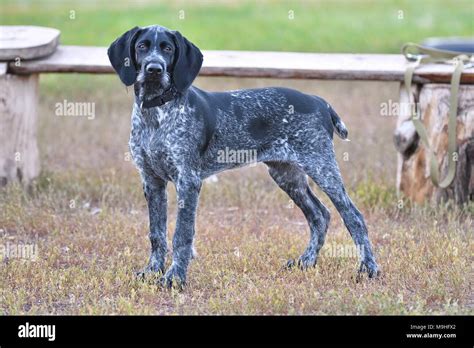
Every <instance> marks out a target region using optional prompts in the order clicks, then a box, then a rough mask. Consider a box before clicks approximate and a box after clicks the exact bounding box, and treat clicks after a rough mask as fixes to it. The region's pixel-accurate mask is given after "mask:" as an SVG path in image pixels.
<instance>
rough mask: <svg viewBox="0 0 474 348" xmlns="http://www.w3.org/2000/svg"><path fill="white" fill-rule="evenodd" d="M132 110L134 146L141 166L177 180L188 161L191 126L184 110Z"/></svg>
mask: <svg viewBox="0 0 474 348" xmlns="http://www.w3.org/2000/svg"><path fill="white" fill-rule="evenodd" d="M137 111H138V110H135V108H134V113H133V114H132V129H131V135H130V150H131V152H132V156H133V159H134V161H135V164H136V165H137V167H138V168H139V169H140V170H142V171H143V170H148V171H150V170H151V171H152V173H153V174H154V175H158V176H160V177H162V178H164V179H168V180H173V179H174V178H175V177H176V175H177V174H178V173H179V171H180V169H181V167H182V166H183V165H184V164H185V163H186V157H187V154H188V153H189V142H188V141H186V140H189V135H188V133H189V130H188V129H187V128H186V120H185V118H184V117H182V115H181V113H180V110H179V109H178V110H171V111H168V110H159V111H158V110H153V109H151V110H150V111H149V112H147V113H143V114H142V113H141V112H140V111H138V112H137Z"/></svg>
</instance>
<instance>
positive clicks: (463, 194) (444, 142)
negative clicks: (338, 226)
mask: <svg viewBox="0 0 474 348" xmlns="http://www.w3.org/2000/svg"><path fill="white" fill-rule="evenodd" d="M418 90H419V97H418V98H417V100H418V101H419V104H418V107H419V108H420V113H421V117H422V121H423V123H424V125H425V127H426V130H427V134H428V137H429V140H430V144H431V146H432V148H433V150H434V151H435V152H436V154H437V157H438V161H439V163H440V175H441V178H444V177H445V175H446V173H447V169H448V159H447V147H448V132H447V129H448V115H449V96H450V86H449V85H448V84H425V85H422V86H421V87H420V86H418V87H415V88H414V90H413V93H414V94H417V93H418ZM400 95H401V97H400V101H401V103H404V102H407V101H408V96H407V95H406V93H405V88H404V86H401V94H400ZM458 100H459V101H458V114H457V129H456V134H457V145H458V153H457V158H455V160H456V176H455V178H454V180H453V182H452V184H451V185H450V186H449V187H447V188H446V189H441V188H438V187H434V186H433V184H432V182H431V179H430V176H429V173H430V172H429V161H428V158H427V155H428V154H427V151H426V149H425V147H424V145H423V144H421V142H420V141H419V137H418V135H417V134H416V132H415V129H414V126H413V123H412V122H411V121H410V120H409V117H410V115H409V113H408V112H406V111H407V110H405V108H401V109H402V110H404V111H405V112H404V113H402V114H400V117H399V119H398V123H397V129H396V131H395V134H394V140H395V147H396V148H397V150H398V152H399V155H398V157H399V158H398V168H397V188H398V190H399V192H402V193H403V194H404V195H405V196H406V197H408V198H409V199H411V200H412V201H414V202H417V203H422V202H425V201H430V202H432V203H436V204H437V203H440V202H442V201H446V200H448V199H453V200H454V201H455V202H456V203H457V204H463V203H466V202H468V201H470V200H471V201H472V200H474V86H473V85H461V86H460V88H459V99H458Z"/></svg>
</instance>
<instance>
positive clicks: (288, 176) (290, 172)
mask: <svg viewBox="0 0 474 348" xmlns="http://www.w3.org/2000/svg"><path fill="white" fill-rule="evenodd" d="M266 164H267V165H268V171H269V173H270V176H271V177H272V178H273V180H274V181H275V182H276V183H277V184H278V186H280V188H281V189H282V190H283V191H285V192H286V193H287V194H288V196H289V197H290V198H291V199H292V200H293V202H295V204H296V205H297V206H298V207H299V208H300V209H301V211H302V212H303V214H304V215H305V217H306V220H307V221H308V225H309V228H310V232H311V235H310V241H309V245H308V247H307V248H306V250H305V252H304V253H303V254H302V255H301V256H300V258H299V259H298V260H297V261H295V260H290V261H288V263H287V266H288V267H292V266H294V265H296V264H297V265H298V266H299V267H300V268H302V269H306V268H308V267H313V266H315V265H316V261H317V258H318V253H319V250H320V249H321V247H322V246H323V244H324V239H325V237H326V232H327V229H328V225H329V220H330V214H329V211H328V209H327V208H326V207H325V206H324V205H323V204H322V203H321V202H320V201H319V200H318V198H317V197H316V196H315V195H314V193H313V192H312V191H311V188H310V187H309V185H308V180H307V177H306V174H305V173H304V172H303V171H302V170H301V169H299V168H298V167H297V166H296V165H294V164H291V163H287V162H266Z"/></svg>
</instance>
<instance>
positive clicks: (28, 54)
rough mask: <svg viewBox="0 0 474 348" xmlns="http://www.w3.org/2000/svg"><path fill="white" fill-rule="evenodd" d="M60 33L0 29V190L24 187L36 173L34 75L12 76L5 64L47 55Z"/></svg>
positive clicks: (35, 86)
mask: <svg viewBox="0 0 474 348" xmlns="http://www.w3.org/2000/svg"><path fill="white" fill-rule="evenodd" d="M59 34H60V32H59V31H58V30H56V29H51V28H41V27H33V26H1V27H0V61H3V62H0V140H1V143H0V186H4V185H6V184H8V183H9V182H14V181H16V182H20V183H21V184H23V185H25V186H26V185H28V184H29V183H30V181H31V180H32V179H34V178H35V177H37V176H38V175H39V172H40V164H39V154H38V146H37V142H36V130H37V127H36V123H37V112H38V111H37V106H38V75H37V74H31V75H27V74H25V75H22V76H20V75H13V74H11V73H9V64H13V66H15V67H21V66H22V64H23V63H24V60H27V59H35V58H40V57H45V56H47V55H50V54H51V53H53V52H54V51H55V50H56V47H57V45H58V42H59Z"/></svg>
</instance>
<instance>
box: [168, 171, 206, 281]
mask: <svg viewBox="0 0 474 348" xmlns="http://www.w3.org/2000/svg"><path fill="white" fill-rule="evenodd" d="M176 191H177V194H178V216H177V220H176V231H175V233H174V236H173V262H172V264H171V266H170V268H169V269H168V270H167V272H166V274H165V276H164V277H163V278H162V279H161V283H162V284H163V285H164V286H166V287H172V286H173V283H174V282H175V284H176V285H177V286H178V287H182V286H184V284H185V282H186V271H187V269H188V264H189V261H190V259H191V257H192V253H193V251H192V250H193V238H194V224H195V219H196V209H197V205H198V200H199V192H200V191H201V180H200V179H199V178H198V177H196V176H193V175H182V176H180V178H179V179H178V181H177V183H176Z"/></svg>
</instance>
